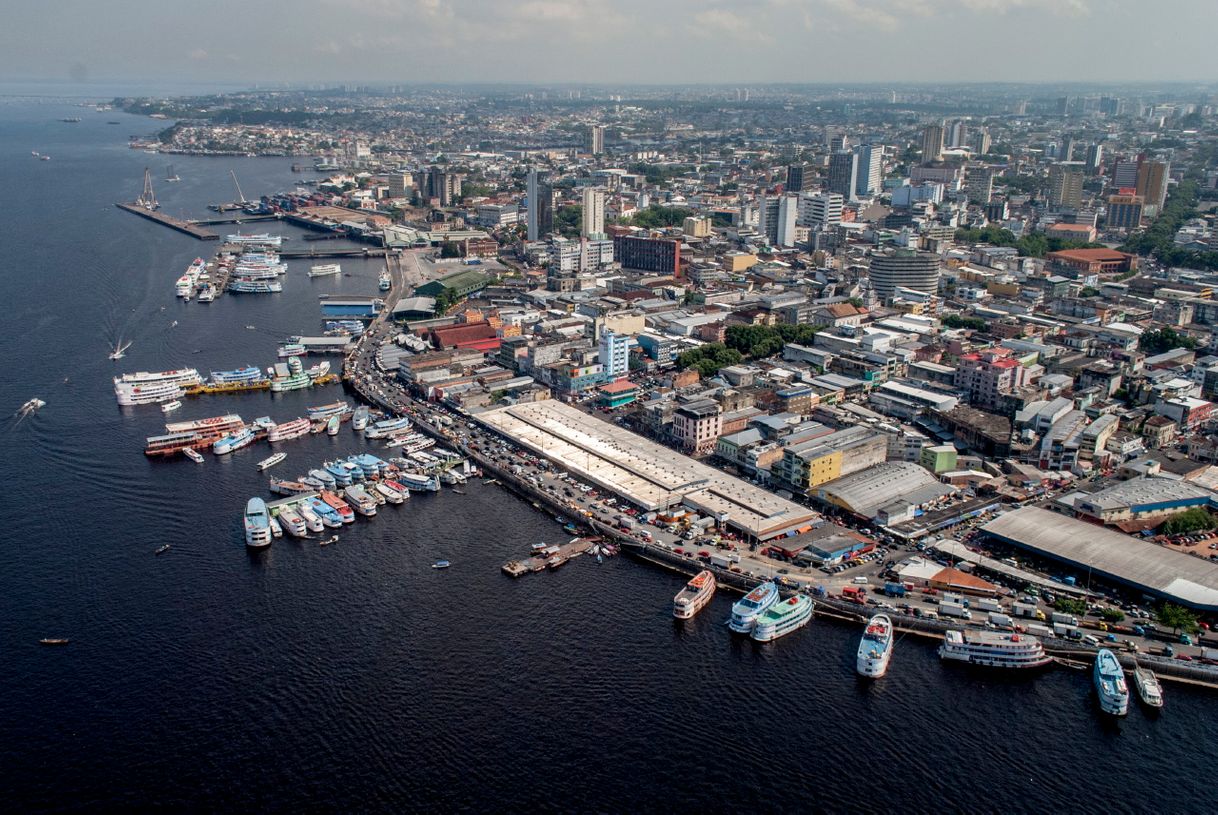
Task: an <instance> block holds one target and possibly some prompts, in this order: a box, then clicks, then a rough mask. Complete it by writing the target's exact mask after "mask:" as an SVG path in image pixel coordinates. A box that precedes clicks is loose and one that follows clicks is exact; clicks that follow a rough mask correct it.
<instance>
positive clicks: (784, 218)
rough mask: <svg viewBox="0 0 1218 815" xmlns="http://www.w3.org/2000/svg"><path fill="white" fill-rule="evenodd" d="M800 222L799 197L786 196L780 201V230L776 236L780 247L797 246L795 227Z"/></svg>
mask: <svg viewBox="0 0 1218 815" xmlns="http://www.w3.org/2000/svg"><path fill="white" fill-rule="evenodd" d="M798 220H799V196H796V195H784V196H783V197H782V198H780V199H778V230H777V235H775V238H776V241H775V242H776V243H777V244H778V245H779V246H784V247H790V246H794V245H795V225H796V222H797V221H798Z"/></svg>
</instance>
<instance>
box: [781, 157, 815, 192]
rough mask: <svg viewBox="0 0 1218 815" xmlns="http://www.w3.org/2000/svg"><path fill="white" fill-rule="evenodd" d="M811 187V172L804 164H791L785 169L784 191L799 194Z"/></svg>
mask: <svg viewBox="0 0 1218 815" xmlns="http://www.w3.org/2000/svg"><path fill="white" fill-rule="evenodd" d="M811 186H812V171H811V168H809V167H808V165H806V164H792V165H790V166H789V167H787V183H786V191H787V192H794V193H801V192H804V191H806V190H807V189H808V188H809V187H811Z"/></svg>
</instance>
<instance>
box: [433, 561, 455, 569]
mask: <svg viewBox="0 0 1218 815" xmlns="http://www.w3.org/2000/svg"><path fill="white" fill-rule="evenodd" d="M451 565H452V564H451V563H449V562H448V561H447V560H437V561H436V562H435V563H433V564H431V568H433V569H447V568H448V567H449V566H451Z"/></svg>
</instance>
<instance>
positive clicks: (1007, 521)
mask: <svg viewBox="0 0 1218 815" xmlns="http://www.w3.org/2000/svg"><path fill="white" fill-rule="evenodd" d="M982 530H983V531H984V532H985V533H986V534H988V535H991V536H993V537H995V538H997V539H998V540H1000V541H1003V542H1005V543H1008V544H1010V545H1012V546H1016V547H1019V548H1021V549H1026V550H1028V551H1030V552H1033V553H1035V554H1038V555H1041V556H1042V557H1046V558H1048V559H1050V560H1054V561H1057V562H1059V563H1064V564H1067V565H1069V566H1073V567H1075V568H1076V569H1078V570H1079V572H1085V573H1087V574H1089V575H1090V576H1092V577H1093V578H1102V579H1105V580H1108V581H1111V582H1113V583H1116V584H1118V585H1121V586H1124V587H1127V588H1131V589H1136V590H1138V591H1140V592H1142V593H1143V594H1147V595H1150V596H1152V597H1156V598H1158V599H1161V600H1168V601H1170V602H1173V603H1179V604H1180V605H1184V606H1189V607H1190V608H1195V609H1199V610H1203V611H1218V563H1213V562H1211V561H1208V560H1202V559H1201V558H1195V557H1191V556H1189V555H1186V554H1183V553H1181V552H1176V551H1173V550H1171V549H1167V548H1165V547H1162V546H1158V545H1157V544H1153V543H1148V542H1146V541H1142V540H1138V539H1136V538H1132V537H1130V536H1128V535H1123V534H1121V533H1120V532H1113V531H1111V530H1108V529H1105V528H1103V527H1101V526H1097V525H1095V524H1091V523H1087V522H1086V521H1080V520H1077V519H1075V518H1067V517H1065V516H1063V515H1059V514H1057V513H1055V512H1050V511H1049V510H1047V509H1041V508H1040V507H1024V508H1022V509H1017V510H1014V511H1012V512H1007V513H1005V514H1003V515H1000V516H999V517H997V518H995V519H994V520H992V521H990V522H989V523H988V524H986V525H985V526H984V527H982Z"/></svg>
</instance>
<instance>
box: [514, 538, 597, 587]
mask: <svg viewBox="0 0 1218 815" xmlns="http://www.w3.org/2000/svg"><path fill="white" fill-rule="evenodd" d="M594 543H595V541H591V540H587V539H585V538H576V539H575V540H573V541H571V542H570V543H563V544H559V545H556V546H551V547H549V548H548V549H547V550H545V551H546V552H548V554H546V555H539V556H536V557H525V558H520V559H519V560H509V561H508V562H507V563H505V564H503V566H502V569H503V573H504V574H506V575H509V576H511V577H520V576H522V575H526V574H528V573H529V572H544V571H545V570H546V569H557V568H558V567H559V566H561V565H563V564H564V563H566V562H567V561H568V560H571V559H572V558H577V557H579V556H580V555H584V554H587V553H588V551H589V550H590V549H591V548H592V546H593V545H594Z"/></svg>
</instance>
